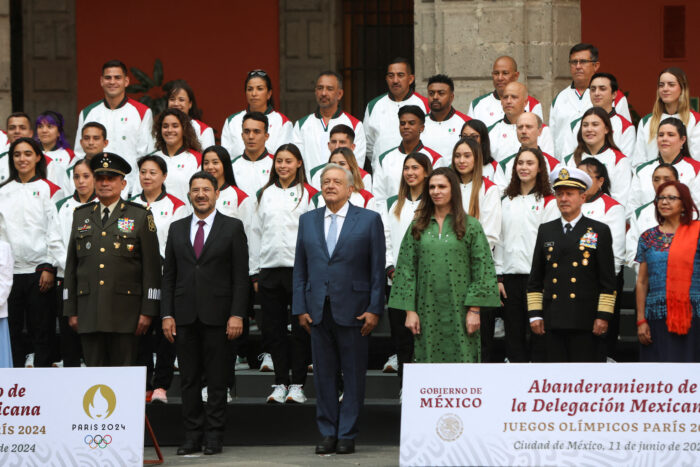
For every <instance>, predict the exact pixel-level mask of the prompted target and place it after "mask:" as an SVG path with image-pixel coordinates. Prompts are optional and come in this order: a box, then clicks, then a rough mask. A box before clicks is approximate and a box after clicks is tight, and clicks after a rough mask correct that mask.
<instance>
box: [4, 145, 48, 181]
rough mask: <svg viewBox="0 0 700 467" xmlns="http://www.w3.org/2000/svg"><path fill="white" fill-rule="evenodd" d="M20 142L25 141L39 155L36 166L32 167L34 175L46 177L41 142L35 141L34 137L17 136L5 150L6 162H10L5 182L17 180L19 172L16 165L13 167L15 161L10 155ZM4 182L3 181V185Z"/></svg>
mask: <svg viewBox="0 0 700 467" xmlns="http://www.w3.org/2000/svg"><path fill="white" fill-rule="evenodd" d="M20 143H27V144H28V145H30V146H31V147H32V151H34V154H38V155H39V162H37V163H36V167H35V168H34V173H35V177H37V178H46V156H44V150H43V148H42V147H41V143H39V142H38V141H36V140H35V139H34V138H29V137H23V138H17V139H16V140H15V142H14V143H12V144H11V145H10V149H9V150H8V152H7V155H8V156H9V157H8V158H7V162H8V163H9V164H10V177H9V178H8V180H7V182H5V183H8V182H9V181H10V180H14V181H16V182H19V172H18V171H17V167H15V161H14V157H12V155H13V154H14V153H15V148H16V147H17V145H19V144H20ZM5 183H3V185H4V184H5Z"/></svg>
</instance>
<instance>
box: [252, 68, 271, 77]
mask: <svg viewBox="0 0 700 467" xmlns="http://www.w3.org/2000/svg"><path fill="white" fill-rule="evenodd" d="M254 76H261V77H262V76H267V73H266V72H265V70H261V69H257V70H253V71H251V72H248V78H253V77H254Z"/></svg>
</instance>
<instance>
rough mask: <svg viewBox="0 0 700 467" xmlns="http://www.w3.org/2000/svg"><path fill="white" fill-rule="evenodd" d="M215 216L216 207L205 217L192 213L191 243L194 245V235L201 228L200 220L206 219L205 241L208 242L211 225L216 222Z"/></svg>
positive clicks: (204, 226)
mask: <svg viewBox="0 0 700 467" xmlns="http://www.w3.org/2000/svg"><path fill="white" fill-rule="evenodd" d="M214 216H216V209H214V210H213V211H212V212H211V214H209V215H208V216H207V217H206V218H205V219H200V218H199V217H197V215H196V214H193V215H192V223H191V224H190V243H192V245H193V246H194V237H195V235H197V230H199V224H198V222H199V221H204V225H203V226H202V227H203V228H204V242H202V244H204V243H206V242H207V237H208V236H209V232H210V231H211V226H212V225H213V224H214Z"/></svg>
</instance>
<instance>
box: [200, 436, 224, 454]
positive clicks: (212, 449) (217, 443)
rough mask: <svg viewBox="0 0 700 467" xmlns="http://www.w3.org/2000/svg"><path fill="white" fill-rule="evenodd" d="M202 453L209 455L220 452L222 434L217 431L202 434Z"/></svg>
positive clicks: (222, 440) (222, 444) (222, 443)
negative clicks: (203, 441) (203, 440)
mask: <svg viewBox="0 0 700 467" xmlns="http://www.w3.org/2000/svg"><path fill="white" fill-rule="evenodd" d="M204 439H205V440H206V441H205V443H204V455H205V456H211V455H212V454H220V453H221V451H222V450H223V446H224V439H223V434H221V433H218V432H212V433H207V434H206V435H205V436H204Z"/></svg>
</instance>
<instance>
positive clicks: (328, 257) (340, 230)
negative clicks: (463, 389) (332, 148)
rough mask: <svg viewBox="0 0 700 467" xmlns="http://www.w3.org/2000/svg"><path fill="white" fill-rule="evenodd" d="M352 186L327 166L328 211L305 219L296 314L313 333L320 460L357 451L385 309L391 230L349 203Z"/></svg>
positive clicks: (323, 183)
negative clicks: (372, 339)
mask: <svg viewBox="0 0 700 467" xmlns="http://www.w3.org/2000/svg"><path fill="white" fill-rule="evenodd" d="M352 187H353V180H352V174H351V173H350V171H348V170H346V169H344V168H343V167H341V166H339V165H336V164H328V165H327V166H326V167H325V168H324V169H323V172H322V173H321V189H322V194H323V199H324V200H325V202H326V206H325V207H323V208H319V209H315V210H313V211H310V212H307V213H306V214H303V215H302V216H301V217H300V218H299V232H298V235H297V246H296V256H295V259H294V291H293V305H292V313H293V314H294V315H296V316H298V317H299V323H300V324H301V326H302V327H304V328H305V329H306V330H307V331H308V332H310V333H311V350H312V354H313V363H314V383H315V385H316V397H317V399H316V421H317V423H318V428H319V431H320V432H321V435H322V436H323V440H322V441H321V443H320V444H319V445H318V446H316V453H317V454H328V453H331V452H337V453H338V454H350V453H352V452H354V451H355V437H356V436H357V419H358V416H359V413H360V409H361V408H362V404H363V402H364V397H365V375H366V373H367V356H368V340H369V333H370V332H371V331H372V329H374V327H375V326H376V325H377V321H378V320H379V315H380V314H381V313H382V311H383V310H384V253H385V246H384V227H383V225H382V221H381V219H380V217H379V215H378V214H377V213H376V212H373V211H369V210H366V209H362V208H358V207H356V206H353V205H352V204H350V203H349V201H348V200H349V199H350V195H351V193H352ZM340 371H342V374H343V382H344V390H343V391H344V392H343V402H342V403H340V402H338V378H337V376H338V374H339V372H340Z"/></svg>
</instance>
